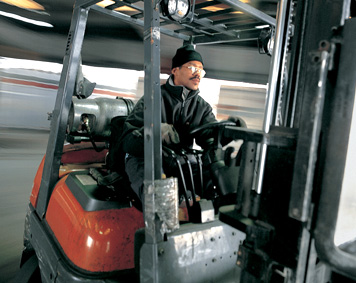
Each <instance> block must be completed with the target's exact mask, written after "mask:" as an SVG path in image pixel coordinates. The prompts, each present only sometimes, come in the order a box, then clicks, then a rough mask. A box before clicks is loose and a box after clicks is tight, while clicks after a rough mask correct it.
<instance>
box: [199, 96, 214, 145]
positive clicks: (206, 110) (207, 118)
mask: <svg viewBox="0 0 356 283" xmlns="http://www.w3.org/2000/svg"><path fill="white" fill-rule="evenodd" d="M202 101H203V105H204V107H202V110H201V111H203V115H202V118H201V122H200V125H199V126H202V125H205V124H208V123H211V122H215V121H216V118H215V115H214V113H213V109H212V107H211V106H210V104H209V103H207V102H206V101H205V100H202ZM194 138H195V141H196V143H197V144H198V145H199V146H200V147H202V148H206V147H209V146H210V145H211V144H212V143H213V141H214V133H213V130H212V129H206V130H203V131H200V132H199V133H198V134H197V135H195V136H194Z"/></svg>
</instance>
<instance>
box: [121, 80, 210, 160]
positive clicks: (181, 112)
mask: <svg viewBox="0 0 356 283" xmlns="http://www.w3.org/2000/svg"><path fill="white" fill-rule="evenodd" d="M182 92H183V87H181V86H172V85H170V84H169V79H168V80H167V82H166V84H164V85H162V86H161V96H162V100H161V109H162V117H161V119H162V120H161V122H162V123H167V124H172V125H173V126H174V128H175V129H176V131H177V132H178V134H179V138H180V145H181V146H182V147H192V146H193V138H195V139H196V143H197V144H198V145H200V146H202V147H204V145H205V142H206V140H207V139H208V138H209V135H210V134H211V131H205V132H201V133H199V136H195V137H193V136H191V135H190V134H189V132H190V130H192V129H194V128H196V127H198V126H200V125H204V124H206V123H209V122H213V121H216V118H215V116H214V114H213V112H212V108H211V106H210V105H209V103H207V102H206V101H205V100H204V99H203V98H202V97H201V96H199V90H196V91H191V92H190V93H189V94H188V96H187V98H186V99H185V100H183V98H182ZM143 109H144V97H141V99H140V100H139V101H138V102H137V104H136V105H135V107H134V109H133V111H132V112H131V113H130V115H129V116H128V117H127V119H126V122H125V125H124V131H123V135H122V140H121V141H122V149H123V151H124V152H126V153H129V154H132V155H134V156H143V153H144V152H143V151H144V139H143V128H144V127H143V126H144V120H143V112H144V111H143Z"/></svg>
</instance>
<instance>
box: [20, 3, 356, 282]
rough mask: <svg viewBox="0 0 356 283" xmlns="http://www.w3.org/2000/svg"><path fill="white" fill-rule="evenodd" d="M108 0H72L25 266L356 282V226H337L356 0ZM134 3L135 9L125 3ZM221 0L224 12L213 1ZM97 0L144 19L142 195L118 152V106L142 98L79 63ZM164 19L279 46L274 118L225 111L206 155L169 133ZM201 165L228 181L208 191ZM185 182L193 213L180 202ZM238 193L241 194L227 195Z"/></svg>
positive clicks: (92, 276) (150, 277) (66, 278)
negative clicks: (164, 137)
mask: <svg viewBox="0 0 356 283" xmlns="http://www.w3.org/2000/svg"><path fill="white" fill-rule="evenodd" d="M99 2H100V1H98V0H76V2H75V5H74V9H73V15H72V21H71V27H70V30H69V34H68V42H67V47H66V50H65V56H64V61H63V70H62V74H61V78H60V82H59V89H58V94H57V98H56V103H55V108H54V110H53V113H52V120H51V131H50V136H49V141H48V147H47V151H46V155H45V157H44V158H43V160H42V163H41V165H40V167H39V169H38V172H37V174H36V176H35V180H34V185H33V188H32V192H31V195H30V203H29V206H28V212H27V215H26V221H25V231H24V249H23V253H22V259H21V269H20V272H19V273H18V274H17V277H16V278H15V281H16V282H40V281H41V282H133V281H139V282H242V283H255V282H271V283H274V282H284V283H289V282H305V283H315V282H317V283H319V282H320V283H326V282H355V281H356V252H355V251H356V241H355V239H356V237H354V239H351V240H350V241H347V242H345V243H343V244H341V245H336V244H335V241H334V237H335V231H336V224H337V219H338V211H339V206H340V198H341V193H342V190H343V182H344V172H345V170H346V164H347V163H346V161H347V160H348V159H349V158H350V156H348V147H349V138H350V137H351V136H352V135H353V131H355V129H353V128H352V127H351V125H352V124H351V122H352V118H353V112H354V104H355V85H356V56H355V55H356V54H355V53H356V37H355V30H356V20H355V19H354V18H353V16H354V11H353V10H354V8H355V7H354V2H352V1H350V0H339V1H322V0H305V1H301V0H299V1H296V0H294V1H292V0H280V1H279V2H278V10H277V11H276V12H277V16H276V18H273V17H271V16H270V15H268V14H267V13H266V12H264V11H263V10H262V8H261V9H258V7H259V4H261V7H263V5H262V4H263V3H264V2H268V1H251V4H246V3H245V2H246V1H239V0H219V1H198V0H197V1H195V0H192V1H190V0H153V1H139V0H123V1H119V0H114V1H112V2H113V3H112V4H109V5H107V6H103V5H100V6H99V5H97V4H98V3H99ZM122 6H127V7H129V8H130V9H131V11H132V10H133V11H135V12H133V13H132V12H130V13H124V12H120V11H117V10H115V9H116V8H118V7H122ZM214 6H215V7H218V8H219V9H216V10H215V12H212V13H206V10H204V8H206V7H214ZM91 10H93V11H95V12H99V13H102V14H103V16H110V17H114V18H116V19H117V20H120V21H124V22H127V23H128V24H133V25H138V26H139V27H141V28H143V39H144V70H145V78H144V99H145V106H146V109H145V113H144V117H145V124H144V128H145V129H144V130H145V131H144V136H145V137H144V139H145V140H144V141H145V143H144V154H145V155H144V159H145V181H144V193H145V201H144V203H143V204H142V207H140V206H139V205H138V204H137V201H136V200H135V198H134V196H132V195H131V194H130V192H129V191H130V190H129V184H128V183H127V180H126V179H125V178H124V176H122V175H120V174H119V173H120V172H116V171H111V170H110V168H108V167H107V162H106V158H107V156H110V154H111V150H112V145H113V143H114V142H115V135H114V131H115V128H114V127H113V125H114V121H118V120H120V121H124V119H125V117H126V116H127V115H128V114H129V113H130V111H131V110H132V108H133V102H132V101H130V100H127V99H120V98H118V99H115V100H110V101H109V100H107V99H105V98H97V99H89V96H90V94H91V92H92V90H93V88H94V85H93V84H92V83H90V82H89V81H87V80H86V78H85V77H83V75H82V73H81V48H82V44H83V40H84V33H85V28H86V23H87V18H88V15H89V12H90V11H91ZM216 11H217V12H216ZM236 11H240V12H243V13H244V14H245V15H247V16H249V17H251V19H253V26H254V27H255V26H256V23H259V24H261V23H263V24H264V25H265V26H266V27H264V28H263V29H257V28H251V26H249V27H246V26H245V27H243V26H241V27H236V25H235V26H233V25H231V26H230V25H229V23H230V22H233V21H234V17H236V13H234V12H236ZM216 16H219V17H221V18H220V20H216V19H215V18H214V17H216ZM142 18H143V20H142ZM244 28H245V29H244ZM161 34H164V35H166V36H170V37H174V38H178V39H180V40H182V41H183V43H189V44H193V45H195V46H199V45H207V44H214V45H216V44H233V43H234V42H240V41H248V40H256V41H257V42H258V48H256V52H260V53H263V54H266V56H271V65H270V73H269V79H268V88H267V93H266V104H265V114H264V121H263V127H262V130H252V129H248V128H239V127H236V126H235V125H233V124H232V123H231V122H229V121H222V122H217V123H212V124H210V125H207V127H209V128H211V129H214V131H215V133H216V137H215V139H214V145H213V148H212V149H211V150H210V152H208V154H209V156H213V157H214V158H211V159H210V163H209V164H208V166H202V164H201V163H202V162H201V159H202V158H203V157H204V156H205V154H207V153H206V152H203V151H199V150H189V149H182V150H178V151H177V150H176V149H169V148H164V147H162V143H161V137H160V125H161V122H160V121H161V104H160V101H161V100H160V40H161ZM236 52H238V50H237V51H236ZM115 125H120V124H115ZM118 128H120V127H119V126H118ZM200 130H202V128H196V129H192V131H191V134H193V133H195V134H199V131H200ZM222 135H224V136H225V137H228V138H230V139H232V140H242V141H243V145H242V147H241V148H240V151H239V154H238V156H239V162H237V160H236V158H235V159H232V160H231V159H229V158H226V156H227V155H228V154H226V152H229V150H228V149H225V148H222V147H221V144H220V138H221V136H222ZM163 154H169V155H170V156H171V157H172V158H174V159H175V160H176V163H177V168H178V169H179V170H178V171H179V172H178V174H177V176H175V177H173V178H171V177H169V178H166V177H164V175H163V174H162V173H163V172H162V155H163ZM188 155H189V156H193V158H194V161H195V162H196V163H197V164H198V165H199V166H198V167H199V168H202V169H201V170H200V171H199V170H198V172H199V174H198V178H195V177H194V176H192V175H193V174H192V170H183V167H184V168H185V169H187V168H188V169H190V167H189V165H190V160H189V157H188ZM116 161H117V162H118V163H120V162H121V161H122V160H116ZM204 170H208V174H210V175H212V176H214V178H212V179H213V185H212V186H213V187H214V188H216V191H217V197H215V196H214V198H211V197H209V196H210V194H207V193H204V192H205V190H206V189H207V188H205V187H204V182H203V181H202V178H201V176H202V175H204V172H203V171H204ZM230 171H232V172H235V173H236V172H238V173H236V174H229V172H230ZM205 173H206V172H205ZM193 177H194V178H193ZM188 183H189V184H188ZM198 187H199V188H200V189H199V192H200V194H201V196H200V197H199V198H198V197H197V196H196V194H195V188H198ZM188 191H190V197H189V196H188V193H187V192H188ZM180 195H183V200H184V202H185V207H186V209H185V210H184V213H186V216H185V217H184V219H185V221H180V217H179V214H180V209H179V208H181V207H179V205H180V203H181V201H180ZM226 196H228V199H229V202H216V198H218V199H224V198H225V199H226ZM355 236H356V235H355Z"/></svg>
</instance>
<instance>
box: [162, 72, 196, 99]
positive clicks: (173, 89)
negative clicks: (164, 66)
mask: <svg viewBox="0 0 356 283" xmlns="http://www.w3.org/2000/svg"><path fill="white" fill-rule="evenodd" d="M170 79H172V82H173V75H170V76H169V78H168V80H167V81H166V88H167V90H168V91H169V92H170V93H171V94H173V95H174V96H177V97H180V98H182V94H183V89H184V86H182V85H178V86H176V85H172V84H171V83H170V82H169V80H170ZM198 93H199V89H197V90H191V91H190V92H189V94H188V96H187V99H189V98H192V97H194V96H195V95H197V94H198Z"/></svg>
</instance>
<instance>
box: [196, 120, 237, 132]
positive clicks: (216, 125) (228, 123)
mask: <svg viewBox="0 0 356 283" xmlns="http://www.w3.org/2000/svg"><path fill="white" fill-rule="evenodd" d="M235 125H236V124H235V123H234V122H232V121H226V120H222V121H214V122H210V123H207V124H204V125H201V126H198V127H196V128H194V129H192V130H190V134H191V135H193V134H196V133H198V132H200V131H203V130H206V129H213V128H219V127H225V126H235Z"/></svg>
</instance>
